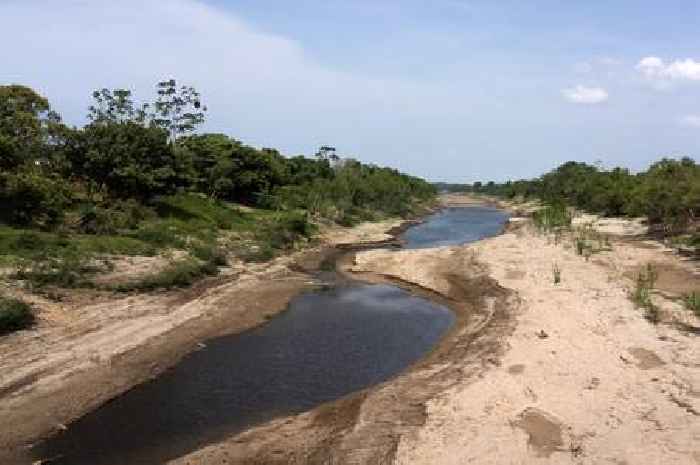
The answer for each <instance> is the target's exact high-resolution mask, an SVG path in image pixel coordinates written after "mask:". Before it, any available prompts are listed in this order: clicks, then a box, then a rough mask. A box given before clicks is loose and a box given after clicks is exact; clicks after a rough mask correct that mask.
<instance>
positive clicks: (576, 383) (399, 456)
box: [358, 229, 700, 465]
mask: <svg viewBox="0 0 700 465" xmlns="http://www.w3.org/2000/svg"><path fill="white" fill-rule="evenodd" d="M468 249H469V250H471V251H473V253H474V254H475V256H476V257H477V259H478V261H479V262H481V263H483V264H485V265H486V266H487V267H488V269H489V275H490V276H492V277H494V278H495V279H496V280H497V281H498V282H499V283H500V284H501V285H502V286H504V287H506V288H507V289H511V290H513V291H515V292H516V293H517V294H518V295H519V296H520V298H521V302H522V304H521V305H520V307H519V309H518V310H517V326H516V329H515V331H514V333H513V334H512V335H511V336H510V337H508V339H507V347H508V348H507V351H506V352H505V354H504V356H503V357H502V358H501V359H500V360H499V363H498V366H497V367H493V368H492V369H491V370H489V371H488V372H487V373H485V374H483V375H482V376H481V377H479V379H475V380H473V382H468V383H460V384H458V385H456V386H454V387H452V388H450V389H448V390H446V391H445V392H444V393H442V394H440V395H438V396H436V398H435V399H432V400H431V401H429V402H428V403H427V404H426V412H427V419H426V422H425V424H424V425H423V426H421V427H420V428H418V429H417V430H416V431H415V432H413V433H411V434H409V435H405V436H403V437H402V438H401V440H400V442H399V446H398V449H397V452H396V456H395V461H394V463H396V464H446V465H448V464H465V463H478V464H506V463H507V464H521V463H522V464H525V463H527V464H530V463H532V464H539V463H542V464H545V463H551V464H560V463H577V464H601V463H610V464H630V465H632V464H696V463H700V363H699V361H700V344H698V340H697V333H695V334H693V333H692V332H684V331H679V330H678V329H677V327H675V326H674V325H672V324H671V323H672V322H681V323H685V324H687V325H689V327H692V328H696V329H697V328H698V327H699V324H698V323H699V322H698V321H697V319H696V318H694V317H693V316H692V315H690V313H689V312H688V311H686V310H684V309H683V308H682V307H681V306H680V305H679V304H678V303H677V302H675V301H673V300H669V299H666V298H662V297H661V296H658V295H657V296H655V301H656V302H657V303H658V304H659V305H660V306H661V307H662V309H663V310H662V311H663V313H664V317H663V320H664V321H666V322H667V323H666V324H661V325H658V326H654V325H652V324H650V323H649V322H647V321H646V320H645V319H644V318H643V317H642V314H641V312H640V310H639V309H636V308H635V307H634V305H633V304H632V302H631V301H630V299H629V297H628V294H629V291H630V287H631V285H632V283H631V280H628V279H627V278H626V277H625V275H626V273H627V272H628V271H629V270H630V269H631V268H633V267H635V266H638V264H639V263H644V262H645V261H652V260H653V261H656V262H657V263H660V264H664V265H665V266H666V267H668V268H669V269H673V270H675V272H676V273H678V274H682V273H684V272H685V275H684V276H685V279H686V281H688V282H689V283H691V284H692V285H694V286H695V288H696V289H697V288H698V287H699V286H698V285H699V284H700V280H698V279H697V278H696V277H694V276H693V275H692V274H691V273H690V271H691V270H690V269H689V267H688V268H686V267H685V266H684V265H682V264H678V263H677V259H676V258H675V257H672V256H669V254H668V253H666V252H667V251H664V250H663V249H662V248H657V249H650V248H641V249H640V248H638V247H637V246H635V245H633V244H624V243H616V244H614V246H613V251H612V252H607V253H603V254H599V255H597V256H596V257H595V259H592V260H590V261H588V262H587V261H585V260H584V259H583V258H582V257H580V256H577V255H576V254H575V252H574V251H573V250H572V249H571V248H570V247H565V246H563V245H556V244H554V243H553V239H551V238H547V237H543V236H540V235H538V234H537V233H535V232H534V231H533V230H532V229H529V230H521V231H519V232H517V233H508V234H504V235H502V236H499V237H497V238H493V239H489V240H486V241H483V242H480V243H478V244H475V245H473V246H470V247H468ZM446 253H449V252H448V251H445V250H439V251H416V252H402V253H401V254H405V255H407V256H406V257H401V258H399V257H394V258H393V260H394V261H400V262H403V264H404V267H403V268H402V269H397V270H396V271H395V272H396V273H397V275H399V276H402V277H403V276H405V277H407V278H408V279H410V280H412V281H415V282H419V283H421V284H423V285H426V286H428V287H431V288H437V287H439V285H438V284H437V283H436V279H435V276H434V275H432V274H431V275H428V276H424V277H420V276H416V274H415V272H414V271H413V270H414V268H413V267H412V264H413V263H421V264H424V263H430V260H431V257H433V258H434V259H435V260H436V261H441V260H443V258H441V257H442V256H444V255H445V254H446ZM409 257H410V258H409ZM385 260H386V259H385V258H384V257H382V256H381V255H380V254H379V253H377V252H368V253H367V254H363V255H362V256H361V257H358V263H359V266H358V268H362V269H372V268H375V267H379V266H383V265H380V264H381V263H383V262H384V261H385ZM554 264H557V265H558V266H559V267H560V269H561V270H562V282H561V283H560V284H559V285H555V284H554V283H553V274H552V267H553V266H554ZM421 266H424V265H421ZM392 272H394V271H392ZM661 274H662V275H663V274H664V272H663V271H662V272H661ZM662 285H663V283H660V286H662ZM669 293H670V292H668V290H667V292H666V293H665V294H666V295H668V294H669Z"/></svg>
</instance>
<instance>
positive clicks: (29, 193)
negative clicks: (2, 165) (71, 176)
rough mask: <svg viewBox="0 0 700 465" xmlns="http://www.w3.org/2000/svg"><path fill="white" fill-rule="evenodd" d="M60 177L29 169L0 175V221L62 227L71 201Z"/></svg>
mask: <svg viewBox="0 0 700 465" xmlns="http://www.w3.org/2000/svg"><path fill="white" fill-rule="evenodd" d="M69 199H70V191H69V189H68V185H67V184H66V183H65V181H63V180H61V179H60V178H55V177H49V176H45V175H44V174H42V173H41V171H40V170H39V169H36V168H33V167H32V168H26V169H22V170H21V171H18V172H15V173H2V174H0V221H2V222H4V223H6V224H10V225H17V226H35V227H40V228H51V227H54V226H56V225H57V224H59V223H60V222H61V220H62V218H63V215H64V212H65V209H66V208H67V206H68V205H69V202H70V200H69Z"/></svg>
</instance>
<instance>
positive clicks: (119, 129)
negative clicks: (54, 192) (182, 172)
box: [67, 122, 178, 200]
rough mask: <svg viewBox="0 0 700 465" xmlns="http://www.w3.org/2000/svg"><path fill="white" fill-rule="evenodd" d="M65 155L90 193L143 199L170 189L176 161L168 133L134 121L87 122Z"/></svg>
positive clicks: (174, 176) (175, 169) (175, 176)
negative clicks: (88, 123) (111, 122)
mask: <svg viewBox="0 0 700 465" xmlns="http://www.w3.org/2000/svg"><path fill="white" fill-rule="evenodd" d="M76 138H77V140H76V142H75V144H74V146H73V147H72V148H71V150H69V151H68V153H67V156H68V158H69V160H70V163H71V167H72V170H73V173H74V174H75V175H76V176H77V177H79V178H81V179H82V180H83V181H85V183H86V184H87V185H88V187H89V191H90V193H91V194H93V195H94V194H96V193H106V194H108V195H109V196H111V197H114V198H137V199H141V200H146V199H148V198H150V197H152V196H154V195H158V194H165V193H169V192H172V191H173V190H174V189H175V188H176V182H175V180H176V179H177V178H178V162H177V159H176V157H175V155H174V153H173V150H172V147H171V146H170V144H168V135H167V133H166V132H165V131H164V130H162V129H159V128H154V127H144V126H142V125H140V124H137V123H134V122H125V123H117V124H95V123H93V124H90V125H88V126H86V127H85V129H84V130H83V131H81V132H80V133H79V134H77V135H76Z"/></svg>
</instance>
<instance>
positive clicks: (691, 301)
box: [683, 291, 700, 318]
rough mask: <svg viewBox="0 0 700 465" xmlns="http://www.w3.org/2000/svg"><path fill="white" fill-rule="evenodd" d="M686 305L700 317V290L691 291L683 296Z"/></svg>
mask: <svg viewBox="0 0 700 465" xmlns="http://www.w3.org/2000/svg"><path fill="white" fill-rule="evenodd" d="M683 303H684V304H685V307H686V308H687V309H688V310H690V311H691V312H693V313H694V314H695V316H697V317H698V318H700V292H697V291H696V292H691V293H690V294H687V295H685V296H683Z"/></svg>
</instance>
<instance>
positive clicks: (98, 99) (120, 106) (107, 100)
mask: <svg viewBox="0 0 700 465" xmlns="http://www.w3.org/2000/svg"><path fill="white" fill-rule="evenodd" d="M92 98H93V99H94V100H95V103H94V104H93V105H90V107H89V108H88V119H90V120H91V121H92V122H93V124H110V123H126V122H130V121H131V122H138V123H144V122H145V121H146V110H147V109H148V104H144V105H142V106H141V108H136V106H135V104H134V101H133V100H132V99H131V91H130V90H127V89H114V90H109V89H101V90H96V91H94V92H93V93H92Z"/></svg>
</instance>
